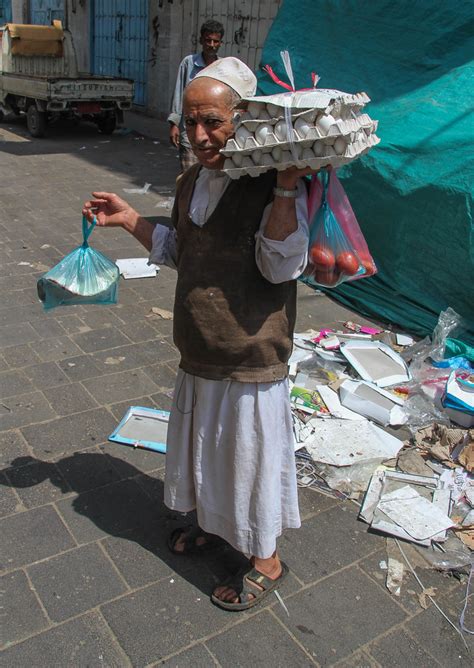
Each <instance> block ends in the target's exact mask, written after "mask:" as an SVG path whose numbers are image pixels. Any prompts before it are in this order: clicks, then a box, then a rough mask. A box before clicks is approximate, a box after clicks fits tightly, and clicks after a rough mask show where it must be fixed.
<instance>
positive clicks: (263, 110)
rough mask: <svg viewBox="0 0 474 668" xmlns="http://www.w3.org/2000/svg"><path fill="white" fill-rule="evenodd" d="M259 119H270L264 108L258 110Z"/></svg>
mask: <svg viewBox="0 0 474 668" xmlns="http://www.w3.org/2000/svg"><path fill="white" fill-rule="evenodd" d="M258 120H259V121H269V120H270V114H269V113H268V111H267V110H266V109H262V111H261V112H260V116H259V117H258Z"/></svg>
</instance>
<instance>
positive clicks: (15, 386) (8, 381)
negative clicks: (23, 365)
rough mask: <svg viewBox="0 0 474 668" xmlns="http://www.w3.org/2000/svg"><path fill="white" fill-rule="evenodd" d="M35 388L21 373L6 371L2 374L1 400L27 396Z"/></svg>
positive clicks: (0, 384) (0, 377)
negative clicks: (17, 395) (22, 395)
mask: <svg viewBox="0 0 474 668" xmlns="http://www.w3.org/2000/svg"><path fill="white" fill-rule="evenodd" d="M34 389H35V388H34V387H33V385H32V384H31V383H30V381H29V380H28V378H27V377H26V376H25V374H24V373H22V372H21V371H5V372H4V373H0V398H3V397H13V396H15V395H16V394H25V393H26V392H31V391H32V390H34Z"/></svg>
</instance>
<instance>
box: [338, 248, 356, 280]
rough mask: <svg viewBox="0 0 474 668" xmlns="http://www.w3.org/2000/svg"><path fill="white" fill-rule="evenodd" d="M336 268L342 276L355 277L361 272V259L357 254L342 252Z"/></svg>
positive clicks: (339, 254)
mask: <svg viewBox="0 0 474 668" xmlns="http://www.w3.org/2000/svg"><path fill="white" fill-rule="evenodd" d="M336 267H337V268H338V269H339V271H340V272H341V274H346V276H355V274H357V272H358V271H359V259H358V257H357V255H356V254H355V253H351V251H342V252H341V253H338V255H337V257H336Z"/></svg>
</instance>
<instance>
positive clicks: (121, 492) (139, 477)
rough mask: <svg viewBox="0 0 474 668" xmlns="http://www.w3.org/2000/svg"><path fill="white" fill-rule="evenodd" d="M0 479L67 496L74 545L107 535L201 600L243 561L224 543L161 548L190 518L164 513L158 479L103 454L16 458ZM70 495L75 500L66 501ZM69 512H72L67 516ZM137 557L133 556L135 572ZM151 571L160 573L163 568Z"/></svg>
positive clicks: (11, 484) (189, 523)
mask: <svg viewBox="0 0 474 668" xmlns="http://www.w3.org/2000/svg"><path fill="white" fill-rule="evenodd" d="M63 473H64V475H62V474H63ZM0 474H4V475H3V476H1V477H0V484H3V485H5V486H9V487H13V488H15V489H26V488H31V487H34V486H36V485H39V484H41V483H44V482H45V481H48V482H49V483H51V484H52V485H54V486H55V487H57V488H58V489H60V490H61V492H62V493H63V494H65V495H69V497H68V498H69V500H70V504H68V505H66V506H64V505H63V504H64V503H65V502H66V501H65V500H64V501H63V500H59V504H60V510H61V512H62V514H63V518H64V519H65V521H66V524H67V525H68V527H69V529H70V531H71V533H72V534H73V535H74V536H75V538H76V539H77V542H78V543H79V544H81V543H86V542H90V541H91V540H97V539H102V538H104V537H107V536H113V537H116V538H119V539H121V540H123V541H131V542H133V543H136V544H137V545H139V546H140V547H141V548H143V549H144V550H146V551H147V552H149V553H151V554H152V555H154V556H155V557H156V559H158V560H160V561H161V562H162V563H164V564H166V565H167V566H168V567H169V568H170V569H171V570H172V571H174V572H175V573H176V574H177V575H179V576H181V577H182V578H184V579H185V580H187V581H188V582H190V583H191V584H193V585H194V586H195V587H197V588H198V589H200V591H202V592H203V594H205V595H210V594H211V592H212V590H213V589H214V588H215V586H216V585H217V584H218V583H219V582H221V581H222V580H223V579H224V578H226V577H228V575H229V574H233V573H235V572H236V571H237V570H238V569H239V568H241V566H242V565H243V563H244V562H245V561H246V560H245V558H244V557H243V555H241V554H240V553H238V552H236V551H235V550H234V549H233V548H232V547H231V546H230V545H227V544H225V545H222V547H219V548H216V550H209V551H208V552H204V553H202V554H194V555H175V554H173V553H172V552H171V551H170V550H169V548H168V546H167V540H168V536H169V535H170V533H171V532H172V531H173V530H174V529H176V528H177V527H188V526H192V525H194V524H195V523H196V517H195V513H187V514H186V515H183V514H181V513H176V512H174V511H171V510H170V509H168V508H167V507H166V506H165V505H164V503H163V481H162V480H161V479H160V478H157V477H152V476H150V475H147V474H145V473H143V472H142V471H140V470H139V469H137V468H136V467H135V466H132V465H131V464H129V463H128V462H126V461H124V460H123V459H120V458H117V457H113V456H111V455H109V454H107V455H102V454H100V453H90V452H87V453H84V452H80V453H75V454H73V455H71V456H68V457H64V458H63V459H61V460H59V461H57V462H55V463H52V462H48V461H43V460H40V459H36V458H34V457H30V456H26V457H19V458H17V459H15V460H14V461H12V463H11V466H10V467H8V468H5V469H3V470H2V471H0ZM99 478H102V480H101V481H100V482H98V483H96V484H97V486H95V487H94V488H93V489H90V488H88V481H90V482H89V485H90V484H93V483H92V481H94V480H95V481H98V479H99ZM101 482H102V486H99V485H100V483H101ZM104 482H105V484H104ZM71 491H72V492H76V494H77V496H75V497H74V496H72V495H71ZM69 508H71V509H72V510H73V512H72V513H68V510H69ZM75 514H77V515H79V516H82V517H83V518H87V520H89V521H90V522H92V523H93V524H94V525H95V527H97V528H98V529H99V530H100V534H103V535H97V531H96V530H95V529H93V528H92V529H91V527H90V524H89V523H88V522H84V521H83V520H82V519H79V518H77V517H75ZM91 531H92V534H91ZM139 558H140V555H139V554H138V553H137V567H139V566H140V564H139ZM119 567H120V566H119ZM157 571H159V572H161V573H162V572H163V568H159V569H157ZM154 579H155V580H157V579H159V577H155V578H154ZM152 581H153V580H152ZM152 581H151V582H152ZM151 582H150V584H151Z"/></svg>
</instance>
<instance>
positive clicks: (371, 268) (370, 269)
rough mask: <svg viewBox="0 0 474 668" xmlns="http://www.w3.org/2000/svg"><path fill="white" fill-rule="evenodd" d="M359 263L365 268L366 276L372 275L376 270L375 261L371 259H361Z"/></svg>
mask: <svg viewBox="0 0 474 668" xmlns="http://www.w3.org/2000/svg"><path fill="white" fill-rule="evenodd" d="M361 263H362V266H363V267H364V269H365V275H366V276H372V275H373V274H375V272H376V271H377V267H376V266H375V263H374V261H373V260H369V259H363V260H361Z"/></svg>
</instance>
